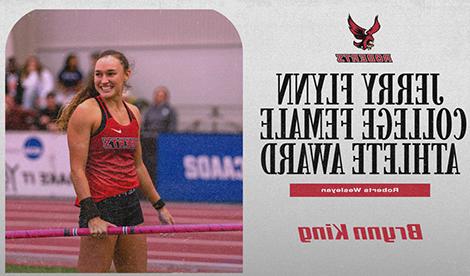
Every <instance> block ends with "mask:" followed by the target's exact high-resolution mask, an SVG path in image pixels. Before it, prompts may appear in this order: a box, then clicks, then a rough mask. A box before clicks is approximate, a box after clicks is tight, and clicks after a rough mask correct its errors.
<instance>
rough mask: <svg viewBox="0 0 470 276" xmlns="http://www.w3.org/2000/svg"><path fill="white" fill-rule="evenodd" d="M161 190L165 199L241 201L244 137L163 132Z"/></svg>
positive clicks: (159, 157)
mask: <svg viewBox="0 0 470 276" xmlns="http://www.w3.org/2000/svg"><path fill="white" fill-rule="evenodd" d="M157 141H158V146H157V162H158V165H157V180H158V182H157V183H158V192H159V193H160V194H161V195H162V197H163V198H164V199H166V200H174V201H198V202H240V203H241V202H242V196H243V184H242V180H243V176H242V172H243V167H242V163H243V162H242V136H241V135H225V134H161V135H160V136H159V138H158V140H157Z"/></svg>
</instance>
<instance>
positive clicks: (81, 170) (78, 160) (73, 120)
mask: <svg viewBox="0 0 470 276" xmlns="http://www.w3.org/2000/svg"><path fill="white" fill-rule="evenodd" d="M92 127H93V112H92V107H91V106H90V105H89V104H88V105H87V104H86V103H82V104H81V105H79V106H78V107H77V108H76V109H75V111H74V112H73V113H72V116H71V117H70V120H69V123H68V126H67V142H68V145H69V155H70V169H71V178H72V182H73V187H74V189H75V193H76V194H77V197H78V200H79V201H81V200H82V199H84V198H87V197H90V196H91V194H90V187H89V186H88V180H87V178H86V174H85V169H86V162H87V158H88V146H89V143H90V136H91V130H92Z"/></svg>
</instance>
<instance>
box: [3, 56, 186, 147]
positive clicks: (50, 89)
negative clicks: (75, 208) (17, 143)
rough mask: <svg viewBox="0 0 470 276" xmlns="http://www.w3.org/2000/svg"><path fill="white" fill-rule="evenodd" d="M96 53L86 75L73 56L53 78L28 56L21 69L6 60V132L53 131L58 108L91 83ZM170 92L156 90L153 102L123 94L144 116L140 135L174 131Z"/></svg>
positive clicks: (173, 112)
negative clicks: (85, 84)
mask: <svg viewBox="0 0 470 276" xmlns="http://www.w3.org/2000/svg"><path fill="white" fill-rule="evenodd" d="M98 56H99V52H93V53H92V54H91V55H90V60H91V62H90V64H91V66H90V68H89V70H87V72H86V73H83V72H82V71H81V70H80V69H79V66H78V64H79V60H78V58H77V56H76V55H75V54H73V53H70V54H68V55H67V57H66V59H65V61H64V65H63V68H62V69H61V70H60V71H59V72H57V73H56V74H55V75H54V74H53V73H52V72H51V71H50V70H49V69H48V68H47V66H45V65H44V64H42V63H41V61H40V60H39V58H38V57H36V56H29V57H28V58H27V59H26V62H25V64H24V65H22V66H18V64H17V62H16V59H15V57H10V58H8V61H7V68H6V70H5V93H6V94H5V112H6V114H5V115H6V116H5V121H6V129H7V130H48V131H57V126H56V124H55V121H56V120H57V118H58V116H59V113H60V110H61V108H62V106H64V105H67V104H68V103H69V102H70V100H71V99H72V98H73V96H74V95H75V94H76V93H77V92H78V91H79V90H80V89H82V88H83V86H84V83H86V82H89V81H93V68H94V64H95V62H96V59H97V57H98ZM169 94H170V91H169V89H168V88H167V87H165V86H157V87H156V88H155V89H154V91H153V99H152V100H153V101H152V102H151V103H149V102H148V101H147V100H145V99H138V98H136V97H134V96H131V95H130V91H126V94H125V95H124V96H125V100H126V101H128V102H130V103H132V104H135V105H137V106H138V107H139V109H140V110H141V112H143V113H144V117H143V122H142V124H141V125H142V133H143V136H144V137H148V138H150V137H155V136H156V135H157V134H158V133H162V132H173V131H176V129H177V115H176V111H175V110H174V108H173V107H172V106H171V105H170V103H169Z"/></svg>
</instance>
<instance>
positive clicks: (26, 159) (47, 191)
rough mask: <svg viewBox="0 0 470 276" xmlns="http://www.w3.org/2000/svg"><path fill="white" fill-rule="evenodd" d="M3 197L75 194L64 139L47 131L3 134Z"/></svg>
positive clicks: (65, 138) (65, 140) (61, 135)
mask: <svg viewBox="0 0 470 276" xmlns="http://www.w3.org/2000/svg"><path fill="white" fill-rule="evenodd" d="M5 136H6V137H5V138H6V144H5V145H6V146H5V153H6V156H5V193H6V196H57V197H73V196H74V195H75V193H74V190H73V186H72V182H71V181H70V165H69V160H68V148H67V137H66V136H65V135H63V134H56V133H48V132H10V131H8V132H6V135H5Z"/></svg>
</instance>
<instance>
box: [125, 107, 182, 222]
mask: <svg viewBox="0 0 470 276" xmlns="http://www.w3.org/2000/svg"><path fill="white" fill-rule="evenodd" d="M129 106H130V107H131V109H132V112H133V113H134V115H135V117H136V119H137V121H138V122H139V125H140V121H141V116H140V112H139V109H137V107H135V106H133V105H129ZM139 135H140V131H139ZM134 160H135V168H136V171H137V177H138V179H139V182H140V189H141V190H142V192H143V193H144V195H145V196H146V197H147V198H148V199H149V201H150V202H151V203H152V205H154V206H155V203H157V202H158V201H159V200H160V199H161V197H160V195H159V194H158V192H157V189H155V186H154V185H153V181H152V178H151V177H150V175H149V173H148V171H147V167H145V164H144V161H143V160H142V147H141V145H140V137H139V139H137V146H136V150H135V154H134ZM157 211H158V217H159V219H160V222H161V223H162V224H174V223H175V221H174V219H173V217H172V216H171V214H170V212H169V211H168V209H167V208H166V207H165V206H163V207H161V208H158V209H157Z"/></svg>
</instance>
